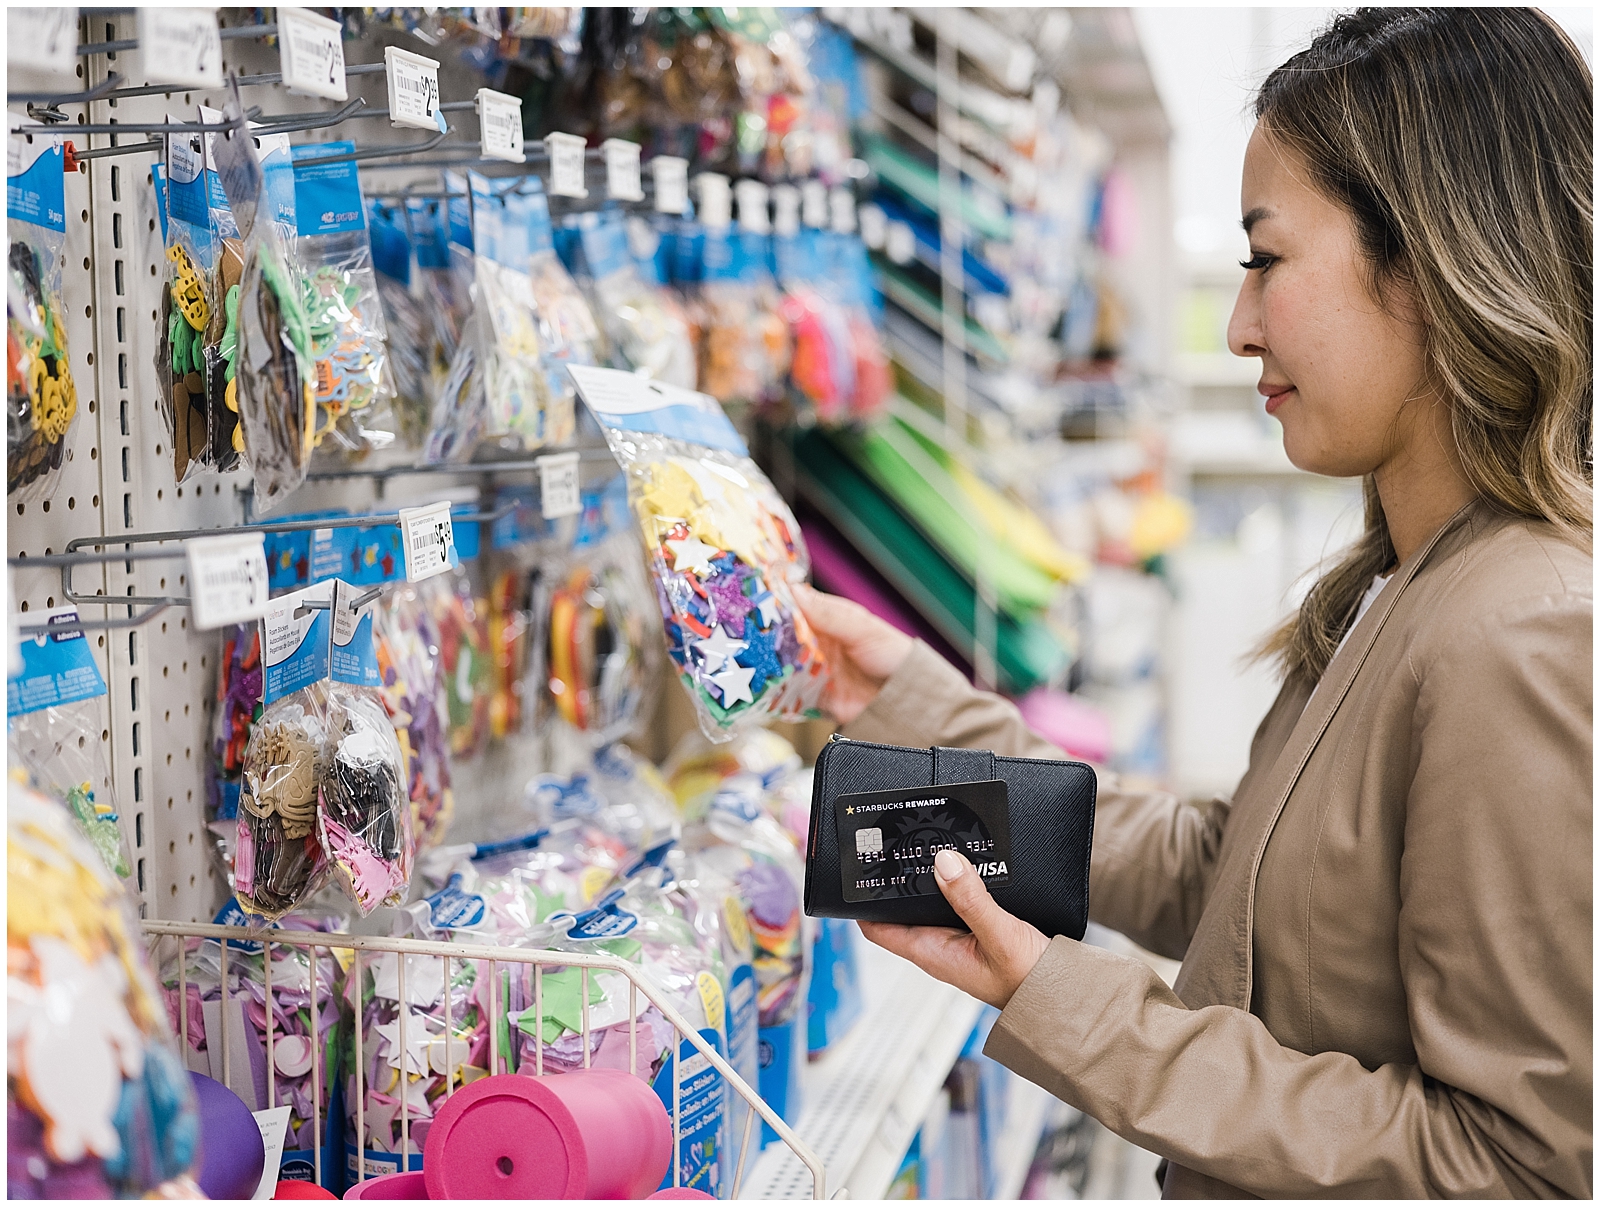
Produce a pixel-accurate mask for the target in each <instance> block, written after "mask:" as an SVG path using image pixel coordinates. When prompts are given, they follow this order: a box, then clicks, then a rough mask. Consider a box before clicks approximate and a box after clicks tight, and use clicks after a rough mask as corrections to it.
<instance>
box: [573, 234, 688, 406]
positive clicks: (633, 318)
mask: <svg viewBox="0 0 1600 1208" xmlns="http://www.w3.org/2000/svg"><path fill="white" fill-rule="evenodd" d="M579 221H580V222H581V225H580V226H579V236H578V241H579V244H580V246H581V248H582V252H583V262H584V266H585V267H586V268H587V270H588V275H589V278H590V288H591V289H592V291H593V295H594V302H595V313H596V314H597V315H598V317H599V320H600V327H601V330H602V331H603V332H604V333H605V337H606V340H607V342H608V343H609V344H610V359H611V363H612V364H613V365H614V366H615V367H616V368H618V369H631V370H632V371H633V372H635V373H637V374H640V375H641V376H643V377H648V378H651V379H653V380H655V381H658V382H668V383H671V384H672V385H675V386H682V387H684V388H686V389H692V388H693V386H694V384H695V365H694V342H693V341H692V339H691V338H690V334H689V324H688V321H687V319H686V318H685V317H684V315H683V311H682V309H681V308H680V307H679V305H678V303H677V301H676V299H675V298H674V297H673V296H672V294H671V293H669V292H668V291H667V290H666V289H664V288H662V287H660V286H658V285H653V284H649V283H647V282H646V281H645V280H644V278H643V277H642V276H640V274H639V270H638V267H637V266H636V265H635V264H634V261H633V257H632V256H631V255H630V254H629V250H628V233H627V228H626V226H625V225H624V224H623V221H622V216H621V215H620V214H616V213H599V214H586V215H583V216H582V218H581V219H580V220H579Z"/></svg>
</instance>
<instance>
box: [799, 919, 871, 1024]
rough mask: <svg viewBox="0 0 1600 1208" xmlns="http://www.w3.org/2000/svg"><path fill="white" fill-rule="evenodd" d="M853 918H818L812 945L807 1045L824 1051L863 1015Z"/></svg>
mask: <svg viewBox="0 0 1600 1208" xmlns="http://www.w3.org/2000/svg"><path fill="white" fill-rule="evenodd" d="M859 934H860V932H859V931H858V930H857V929H856V925H855V922H854V921H853V920H851V919H818V920H817V938H816V942H815V943H814V944H813V945H812V946H811V986H810V988H809V990H808V992H807V996H806V1048H807V1049H808V1050H809V1051H810V1052H812V1053H820V1052H822V1051H823V1050H824V1049H826V1048H828V1047H829V1046H830V1045H833V1044H835V1043H836V1042H837V1041H838V1040H839V1038H840V1037H842V1036H843V1035H844V1034H845V1033H846V1032H848V1031H849V1030H850V1027H851V1025H852V1024H854V1023H855V1021H856V1020H857V1019H859V1018H860V1017H861V1012H862V1008H863V999H862V993H861V974H860V971H859V969H858V966H857V964H856V937H857V935H859Z"/></svg>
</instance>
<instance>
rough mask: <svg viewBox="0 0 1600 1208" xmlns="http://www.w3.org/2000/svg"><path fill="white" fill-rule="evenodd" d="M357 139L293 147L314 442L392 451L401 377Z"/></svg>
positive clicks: (297, 245)
mask: <svg viewBox="0 0 1600 1208" xmlns="http://www.w3.org/2000/svg"><path fill="white" fill-rule="evenodd" d="M354 152H355V144H354V143H348V142H335V143H314V144H305V145H301V146H297V147H295V148H294V191H295V219H296V224H297V228H298V234H299V238H298V239H297V240H296V243H295V259H296V262H297V267H298V269H299V274H300V289H301V300H302V305H303V307H304V309H305V314H306V322H307V324H308V326H309V328H310V335H311V356H312V360H313V362H314V364H315V372H316V406H317V418H316V429H315V432H314V433H313V435H312V443H313V445H314V446H316V447H318V448H322V449H326V450H329V451H331V452H344V453H365V452H369V451H371V450H374V449H384V448H388V447H389V446H390V445H392V444H394V442H395V440H396V438H397V432H398V425H397V421H396V418H395V416H394V413H393V410H392V408H391V406H390V400H392V399H393V398H394V394H395V388H394V373H393V370H392V369H391V367H390V365H389V353H388V347H387V340H388V331H387V328H386V326H385V324H384V319H383V303H382V300H381V299H380V298H379V296H378V280H377V274H376V272H375V270H374V269H373V265H372V244H371V241H370V239H369V238H368V235H367V216H366V206H365V203H364V202H363V201H362V199H361V183H360V180H359V179H358V177H357V174H356V165H355V163H354V162H353V161H352V160H350V159H348V158H345V157H347V156H350V155H352V154H354Z"/></svg>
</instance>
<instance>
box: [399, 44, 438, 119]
mask: <svg viewBox="0 0 1600 1208" xmlns="http://www.w3.org/2000/svg"><path fill="white" fill-rule="evenodd" d="M383 62H384V66H385V67H386V68H387V72H386V75H387V77H388V80H389V124H390V125H391V126H412V127H415V128H416V129H418V130H443V129H445V128H446V127H445V121H444V114H442V113H440V112H439V60H438V59H425V58H423V57H422V56H421V55H414V54H412V53H411V52H410V51H409V50H401V49H400V48H399V47H398V46H386V47H384V51H383Z"/></svg>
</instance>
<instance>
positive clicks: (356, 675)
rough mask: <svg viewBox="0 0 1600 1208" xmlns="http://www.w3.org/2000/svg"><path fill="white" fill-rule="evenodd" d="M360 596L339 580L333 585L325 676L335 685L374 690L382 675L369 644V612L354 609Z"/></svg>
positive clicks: (370, 618) (376, 652)
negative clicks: (356, 599)
mask: <svg viewBox="0 0 1600 1208" xmlns="http://www.w3.org/2000/svg"><path fill="white" fill-rule="evenodd" d="M360 594H361V593H360V592H359V591H357V589H355V588H353V587H351V586H350V584H348V583H346V582H345V581H344V580H343V579H335V580H334V582H333V607H334V617H333V625H332V629H333V646H332V648H331V650H330V651H329V653H328V674H329V675H330V676H331V677H332V678H333V681H334V682H335V683H338V684H357V685H359V686H361V687H363V688H378V687H381V686H382V684H383V673H382V672H381V671H379V670H378V651H377V647H376V646H375V645H374V644H373V641H372V612H371V610H370V609H367V608H365V607H363V608H361V609H354V608H352V607H351V601H353V600H354V599H355V598H356V597H357V596H358V595H360Z"/></svg>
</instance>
